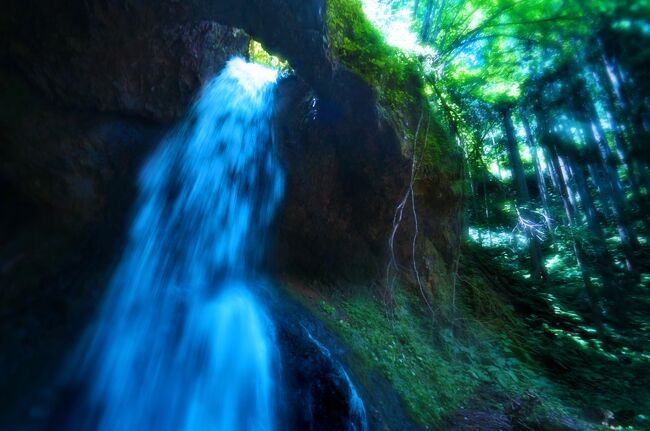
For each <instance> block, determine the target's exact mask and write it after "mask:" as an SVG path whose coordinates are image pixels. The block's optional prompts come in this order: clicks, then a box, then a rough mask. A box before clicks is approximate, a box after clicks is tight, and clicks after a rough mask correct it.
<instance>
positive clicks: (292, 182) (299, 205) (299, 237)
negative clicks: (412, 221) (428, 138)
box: [277, 75, 409, 275]
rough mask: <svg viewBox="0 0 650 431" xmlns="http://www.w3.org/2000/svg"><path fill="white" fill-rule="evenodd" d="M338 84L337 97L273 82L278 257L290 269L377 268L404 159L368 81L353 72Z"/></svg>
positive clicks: (404, 174) (403, 180)
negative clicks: (283, 175) (284, 174)
mask: <svg viewBox="0 0 650 431" xmlns="http://www.w3.org/2000/svg"><path fill="white" fill-rule="evenodd" d="M343 76H344V75H341V78H342V77H343ZM336 85H337V86H339V88H340V89H341V92H340V94H341V97H339V99H338V100H328V99H319V98H317V97H316V96H315V94H314V93H312V92H310V91H309V89H307V88H306V87H305V86H304V85H302V84H301V83H300V82H298V81H297V80H287V81H285V82H282V83H281V84H280V86H279V88H278V102H277V103H278V107H277V109H278V119H279V124H278V128H279V133H278V140H279V143H280V146H281V148H280V150H281V152H282V155H283V158H284V160H285V163H286V164H287V166H288V169H287V171H288V176H289V177H288V184H287V198H286V206H285V208H284V212H283V214H282V216H281V218H280V219H281V225H280V238H279V241H280V255H281V256H282V264H284V265H285V267H286V266H288V267H289V268H288V269H293V268H292V267H297V269H299V270H307V271H310V272H317V273H321V274H336V273H340V271H341V270H343V271H344V272H347V273H351V275H355V274H354V273H359V272H365V271H367V270H369V271H371V272H375V273H376V272H377V271H376V270H377V269H378V268H377V267H375V265H382V264H383V262H384V260H383V259H384V257H385V253H386V248H387V243H388V237H389V234H390V229H391V224H392V218H393V213H394V210H395V205H397V203H398V201H399V199H400V198H401V193H403V192H404V190H405V188H406V185H407V184H408V173H409V163H408V161H407V160H406V158H405V157H404V156H403V155H402V154H401V152H400V143H399V140H398V138H397V136H396V135H395V132H394V130H393V129H392V128H391V127H390V126H389V124H388V122H387V121H386V119H384V118H382V117H381V116H380V114H379V112H378V110H377V107H376V105H375V102H374V97H373V95H372V93H371V92H370V90H369V88H368V87H367V85H365V83H363V82H360V80H358V79H355V78H354V77H353V76H352V75H350V76H349V78H348V79H340V80H338V81H337V82H336ZM285 269H287V268H285Z"/></svg>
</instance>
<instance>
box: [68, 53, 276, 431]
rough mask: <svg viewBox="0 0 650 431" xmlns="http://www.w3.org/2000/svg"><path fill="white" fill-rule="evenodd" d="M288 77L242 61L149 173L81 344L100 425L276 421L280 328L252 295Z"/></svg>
mask: <svg viewBox="0 0 650 431" xmlns="http://www.w3.org/2000/svg"><path fill="white" fill-rule="evenodd" d="M275 81H276V72H274V71H272V70H269V69H266V68H264V67H262V66H258V65H254V64H248V63H246V62H244V61H243V60H241V59H234V60H231V61H230V62H229V63H228V65H227V66H226V68H225V69H224V71H223V72H222V73H221V74H220V75H219V76H218V77H217V78H215V79H214V80H213V81H212V82H211V83H209V85H207V86H206V88H205V89H204V90H203V93H202V95H201V97H200V99H199V100H198V101H197V103H196V104H195V106H194V107H193V109H192V111H191V113H190V114H189V117H188V118H187V119H186V120H185V121H184V122H183V123H182V124H181V125H180V127H178V129H177V130H176V131H174V132H173V133H172V134H171V135H170V136H169V137H168V138H166V139H165V141H164V142H163V143H162V144H161V146H160V148H159V149H158V150H157V152H156V153H155V154H154V155H153V156H152V157H151V159H150V160H149V161H148V163H147V165H146V166H145V167H144V169H143V170H142V172H141V176H140V195H139V201H138V206H137V212H136V214H135V218H134V220H133V223H132V226H131V229H130V237H129V241H128V245H127V248H126V250H125V252H124V255H123V257H122V259H121V261H120V263H119V265H118V267H117V269H116V272H115V274H114V276H113V279H112V281H111V283H110V286H109V293H108V297H107V298H106V300H105V302H104V305H103V307H102V309H101V311H100V315H99V318H98V320H97V322H96V325H95V326H94V327H93V328H92V329H91V330H90V331H89V333H88V335H87V338H86V340H85V342H84V343H83V344H82V347H81V351H82V356H83V364H82V366H81V368H80V370H79V373H80V374H82V375H83V376H84V377H83V380H87V381H89V383H88V384H89V388H88V395H87V400H86V401H87V403H88V405H89V410H90V412H89V413H88V414H87V419H88V421H89V422H92V425H89V427H92V428H93V429H99V430H111V431H112V430H158V431H165V430H169V431H172V430H173V431H177V430H220V431H247V430H273V429H274V428H275V427H276V420H275V413H274V412H275V406H274V402H273V400H274V397H275V393H274V391H276V390H277V389H276V388H277V385H276V380H277V364H278V362H277V361H278V358H277V352H276V348H275V340H274V330H273V326H272V324H271V321H270V320H269V319H268V317H267V316H266V314H265V312H264V310H263V309H262V307H261V306H260V304H259V303H258V302H257V300H256V299H255V296H254V289H253V288H252V287H253V286H255V285H256V284H258V283H259V280H260V279H261V278H262V276H263V274H261V272H262V271H261V270H260V266H261V263H262V260H263V259H264V254H265V244H266V236H267V233H268V230H269V227H270V225H271V223H272V222H273V218H274V214H275V210H276V208H277V206H278V203H279V201H280V200H281V198H282V193H283V188H284V179H283V174H282V171H281V169H280V165H279V162H278V160H277V158H276V156H275V153H274V151H273V132H272V127H271V116H272V108H273V88H274V83H275Z"/></svg>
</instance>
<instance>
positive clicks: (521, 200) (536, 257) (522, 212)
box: [501, 107, 548, 280]
mask: <svg viewBox="0 0 650 431" xmlns="http://www.w3.org/2000/svg"><path fill="white" fill-rule="evenodd" d="M501 115H502V119H503V130H504V133H505V136H506V144H507V147H508V157H509V159H510V166H511V167H512V173H513V178H514V182H515V189H516V191H517V199H516V202H517V207H518V210H519V217H520V222H523V225H524V228H525V230H526V233H527V235H528V247H529V251H530V259H531V269H532V275H533V276H534V277H535V278H537V279H541V280H546V279H547V277H548V274H547V273H546V268H545V267H544V263H543V261H542V248H541V245H540V243H539V239H538V238H537V235H536V234H535V232H534V226H533V224H534V223H535V220H534V218H533V217H532V211H531V210H530V193H529V192H528V185H527V184H526V173H525V171H524V165H523V163H522V162H521V156H520V154H519V148H518V146H517V140H516V138H515V130H514V126H513V124H512V110H511V108H510V107H503V108H502V110H501ZM521 219H523V220H521Z"/></svg>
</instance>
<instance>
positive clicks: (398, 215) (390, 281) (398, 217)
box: [386, 113, 434, 314]
mask: <svg viewBox="0 0 650 431" xmlns="http://www.w3.org/2000/svg"><path fill="white" fill-rule="evenodd" d="M423 116H424V114H423V113H421V114H420V119H419V120H418V125H417V128H416V129H415V137H414V139H413V148H412V157H411V177H410V180H409V185H408V188H407V190H406V193H405V194H404V197H403V198H402V199H401V200H400V201H399V203H398V204H397V206H396V207H395V214H394V215H393V229H392V231H391V235H390V238H389V240H388V246H389V249H390V260H389V262H388V265H387V267H386V285H387V287H388V290H389V291H388V294H389V297H390V298H392V297H393V292H394V289H395V281H396V278H397V272H398V271H399V266H398V263H397V258H396V257H395V237H396V235H397V230H398V229H399V227H400V226H401V223H402V220H403V218H404V208H405V207H406V205H407V203H408V202H409V201H410V203H411V212H412V214H413V225H414V232H413V238H412V241H411V268H412V269H413V273H414V274H415V280H416V282H417V285H418V289H419V290H420V294H421V295H422V299H424V302H425V304H426V305H427V308H428V309H429V311H431V313H432V314H433V313H434V310H433V308H432V307H431V304H430V303H429V300H428V299H427V295H426V292H425V291H424V286H423V283H422V278H421V277H420V271H419V270H418V265H417V260H416V243H417V238H418V235H419V233H420V232H419V224H418V214H417V209H416V205H415V193H414V190H413V185H414V184H415V173H416V171H417V153H416V151H417V142H418V136H419V134H420V126H421V124H422V117H423ZM428 135H429V120H428V119H427V130H426V134H425V137H424V140H425V142H424V147H426V144H427V138H428ZM391 268H392V269H394V270H395V274H393V273H391Z"/></svg>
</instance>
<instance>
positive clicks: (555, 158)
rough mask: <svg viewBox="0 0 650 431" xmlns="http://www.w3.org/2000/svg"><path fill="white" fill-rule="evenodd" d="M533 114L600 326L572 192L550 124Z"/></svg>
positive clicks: (588, 261) (592, 307) (596, 302)
mask: <svg viewBox="0 0 650 431" xmlns="http://www.w3.org/2000/svg"><path fill="white" fill-rule="evenodd" d="M535 116H536V119H537V124H538V130H539V136H540V142H541V144H542V145H543V146H544V147H546V149H547V150H548V152H549V157H548V162H549V164H550V168H551V171H552V172H554V177H555V184H556V187H557V191H558V194H559V195H560V198H561V200H562V204H563V206H564V212H565V215H566V218H567V222H568V224H569V230H570V232H571V240H572V243H573V251H574V253H575V258H576V263H577V264H578V269H579V270H580V275H581V278H582V282H583V284H584V287H585V292H586V293H587V298H588V299H589V304H590V307H591V310H592V313H593V319H594V321H595V322H597V324H598V326H599V327H600V322H601V319H602V312H601V310H600V306H599V304H598V295H597V294H596V292H595V290H594V286H593V284H592V282H591V277H590V276H589V273H590V271H589V268H590V267H591V264H590V259H589V255H588V253H587V252H586V251H585V249H584V247H583V245H582V242H581V240H580V239H579V237H578V236H577V234H576V230H577V227H578V222H577V220H576V208H575V206H574V204H573V201H572V200H571V198H570V196H571V194H572V193H571V190H570V189H569V181H568V178H567V176H566V175H565V174H564V172H563V169H562V166H561V161H560V156H559V154H558V152H557V147H556V145H555V142H554V140H553V139H552V138H551V136H550V125H549V124H548V121H547V120H546V117H545V116H544V115H543V114H542V113H541V110H536V112H535Z"/></svg>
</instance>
